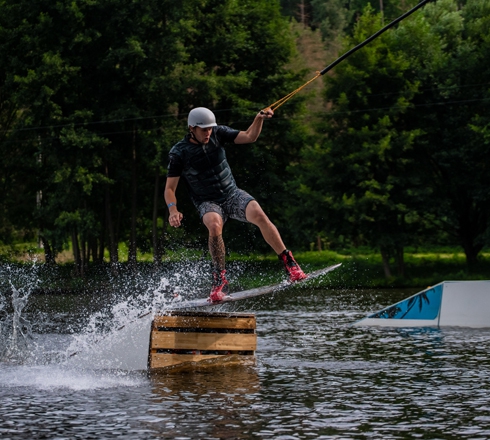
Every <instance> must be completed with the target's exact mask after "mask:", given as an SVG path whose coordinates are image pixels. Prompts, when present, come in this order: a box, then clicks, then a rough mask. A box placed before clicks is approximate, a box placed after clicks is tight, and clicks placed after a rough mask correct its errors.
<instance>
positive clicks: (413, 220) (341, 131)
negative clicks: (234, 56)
mask: <svg viewBox="0 0 490 440" xmlns="http://www.w3.org/2000/svg"><path fill="white" fill-rule="evenodd" d="M485 13H486V14H487V15H488V7H487V6H484V4H483V3H482V2H480V1H478V0H475V1H473V2H472V1H468V2H467V5H466V6H465V7H464V8H462V9H459V8H458V6H457V4H456V3H455V2H454V1H452V0H441V1H439V2H437V3H433V4H429V5H427V6H426V7H425V8H424V9H423V10H422V11H420V13H418V14H415V15H414V16H412V17H411V18H410V19H407V20H406V21H405V22H402V24H401V25H400V26H399V27H398V28H397V29H393V30H392V31H389V32H387V33H385V34H383V35H382V36H381V37H379V38H377V39H376V40H374V41H372V42H371V43H370V44H369V45H367V46H365V47H364V48H363V49H362V50H360V51H358V52H356V53H354V54H353V55H351V56H350V57H349V58H348V59H346V60H345V61H344V62H343V63H341V64H340V65H338V66H337V67H336V69H335V72H334V74H333V75H331V76H329V77H327V79H326V85H327V89H326V99H327V100H328V102H329V103H330V105H331V107H332V111H331V112H330V113H329V114H328V117H327V118H325V121H324V124H322V125H321V126H320V127H319V130H321V131H322V132H324V133H325V136H324V139H322V140H321V141H319V142H318V144H317V145H314V146H311V147H306V148H304V149H303V150H302V153H301V155H302V161H301V162H300V163H299V164H297V165H296V166H293V167H291V170H292V171H293V172H294V173H295V174H296V176H297V178H296V180H295V181H294V182H292V184H291V188H292V189H293V190H294V191H295V192H296V194H297V195H298V198H301V200H302V201H303V204H302V206H301V208H299V209H298V208H296V209H295V208H291V209H290V215H291V218H292V219H294V220H293V221H299V219H305V218H306V220H304V223H303V224H304V225H305V228H304V230H303V231H302V235H301V238H302V239H303V243H305V244H306V242H312V241H314V239H315V237H316V236H318V235H319V234H323V235H324V236H326V237H327V242H329V243H330V246H336V245H337V246H339V245H340V246H345V244H346V242H347V243H352V244H354V245H362V244H368V245H369V246H371V247H373V248H378V249H380V250H381V253H382V255H383V257H384V262H385V265H386V268H387V265H388V262H389V260H390V259H391V258H392V257H395V259H396V260H397V264H398V267H399V270H400V271H401V273H402V272H403V270H404V267H403V263H404V262H403V259H402V256H403V248H404V247H406V246H407V245H410V244H412V245H413V244H416V243H417V240H427V239H429V240H431V241H432V242H437V241H438V240H444V241H446V242H450V243H456V242H457V243H459V244H460V245H461V246H462V247H463V249H464V251H465V253H466V256H467V261H468V264H470V265H472V264H475V263H476V258H477V255H478V253H479V252H480V251H481V249H482V248H483V246H485V245H486V244H488V236H489V226H490V223H489V219H490V211H489V206H490V205H489V203H488V197H489V196H488V195H489V194H490V188H489V186H488V185H489V180H488V170H487V166H486V163H487V162H488V161H486V160H485V159H484V157H485V155H488V137H486V128H487V127H488V121H487V119H486V116H483V115H486V114H487V113H488V111H487V110H488V109H487V107H488V105H487V97H486V88H485V87H484V85H485V84H487V83H488V72H489V70H488V68H487V67H486V66H488V50H489V46H488V36H487V35H486V33H485V31H483V25H482V24H481V23H485V22H486V21H485V20H484V19H483V18H482V17H483V16H484V15H485ZM465 14H468V16H471V17H475V16H476V15H478V14H481V15H480V18H479V19H478V20H476V24H475V20H469V19H466V20H465V19H464V17H465ZM468 18H469V17H468ZM380 27H381V22H380V17H379V15H377V14H375V13H374V12H373V10H372V8H370V7H367V8H366V9H365V11H364V13H363V15H362V17H361V18H360V20H359V21H358V22H357V23H356V25H355V27H354V32H353V34H352V36H351V37H346V38H345V39H344V43H343V45H344V46H343V47H344V49H343V50H344V51H346V50H348V49H349V48H352V47H354V46H355V45H357V44H359V43H360V42H362V41H364V40H365V39H366V38H367V37H369V36H370V35H372V34H374V33H375V32H376V31H377V30H378V29H379V28H380ZM387 270H388V271H387V272H386V274H387V276H391V275H390V273H389V269H388V268H387Z"/></svg>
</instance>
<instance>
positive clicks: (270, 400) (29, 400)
mask: <svg viewBox="0 0 490 440" xmlns="http://www.w3.org/2000/svg"><path fill="white" fill-rule="evenodd" d="M412 293H415V292H414V291H367V290H357V291H353V290H352V291H341V290H333V291H332V290H327V289H314V290H306V289H297V290H290V291H285V292H280V293H278V294H276V295H275V296H274V297H266V298H255V299H251V300H247V301H244V302H240V303H234V304H229V305H226V306H223V307H221V309H220V308H217V310H233V311H238V312H254V313H255V314H256V317H257V326H258V329H257V333H258V347H257V352H256V362H255V365H248V366H235V367H230V368H225V367H219V366H216V367H213V368H206V369H194V370H192V371H187V372H179V373H169V374H152V375H147V374H145V373H144V372H139V371H117V370H93V369H91V368H88V367H87V366H85V367H83V368H81V367H79V366H77V363H76V362H74V361H73V359H76V356H73V357H72V358H71V360H70V359H69V354H70V353H72V350H73V346H74V345H73V344H74V341H76V342H77V341H78V342H77V343H76V344H75V345H77V344H78V345H77V346H78V347H80V341H82V340H83V341H85V343H86V344H88V345H90V344H92V345H97V342H95V338H93V337H92V336H93V335H92V334H91V331H90V330H89V328H90V326H93V325H94V322H96V321H103V320H104V317H105V319H106V320H114V321H111V322H110V323H109V324H111V325H112V324H113V322H116V323H117V324H119V323H120V320H121V316H126V317H129V318H134V313H135V312H136V311H135V310H132V309H131V308H132V307H133V306H132V305H131V304H134V302H130V301H129V302H128V301H126V302H124V301H123V302H120V303H118V307H116V308H114V307H106V308H105V309H104V307H101V304H103V303H104V300H103V299H102V298H100V297H97V298H93V297H91V298H89V297H85V296H84V297H76V296H73V295H71V296H70V295H64V296H61V295H53V296H49V295H48V296H43V295H38V296H31V297H30V298H29V304H30V306H28V307H26V308H25V310H24V312H23V316H24V318H29V321H30V322H31V323H32V339H31V340H29V341H27V342H26V344H27V346H28V351H27V353H26V352H25V350H26V348H25V347H24V348H22V350H24V358H23V360H22V362H20V361H19V359H12V358H8V357H7V358H5V357H4V358H3V360H2V361H1V362H0V398H1V406H0V438H2V439H37V438H43V439H74V438H83V439H110V438H128V439H160V438H162V439H174V438H175V439H317V438H325V439H366V438H375V439H414V438H423V439H463V438H467V439H487V438H490V393H489V391H490V361H489V356H488V353H489V351H490V338H489V336H490V330H486V329H479V330H475V329H463V328H444V329H389V328H388V329H387V328H382V329H381V328H357V327H356V328H353V327H350V324H351V323H352V322H354V321H356V320H358V319H360V318H362V317H364V316H365V315H366V314H368V313H369V312H372V311H375V310H378V309H380V308H382V307H385V306H387V305H389V304H392V303H394V302H396V301H399V300H401V299H403V298H405V297H407V296H409V295H410V294H412ZM4 300H5V298H4ZM94 304H95V305H94ZM124 308H126V309H128V310H125V311H124V313H122V314H121V313H120V314H119V318H117V319H116V318H115V317H114V315H117V313H119V312H117V310H120V309H124ZM103 310H106V312H102V311H103ZM97 314H98V315H97ZM94 315H97V319H95V318H94ZM9 316H13V315H12V314H10V315H9ZM109 316H110V318H109ZM129 318H128V319H129ZM33 321H34V322H33ZM20 324H21V327H22V323H20ZM106 324H107V323H106ZM104 331H108V330H107V329H105V330H104ZM109 331H110V330H109ZM113 332H114V330H113ZM95 333H96V332H95Z"/></svg>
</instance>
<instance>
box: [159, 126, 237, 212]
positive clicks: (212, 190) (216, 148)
mask: <svg viewBox="0 0 490 440" xmlns="http://www.w3.org/2000/svg"><path fill="white" fill-rule="evenodd" d="M239 132H240V131H239V130H235V129H232V128H230V127H227V126H225V125H218V126H216V127H213V131H212V132H211V136H210V139H209V142H208V143H207V144H205V145H204V144H195V143H193V142H191V141H190V135H187V136H186V137H184V139H182V140H181V141H180V142H178V143H177V144H175V145H174V146H173V147H172V149H171V150H170V153H169V164H168V172H167V176H168V177H184V179H185V182H186V185H187V187H188V189H189V192H190V195H191V198H192V200H193V202H194V203H195V204H196V205H198V204H199V203H202V202H204V201H214V202H218V203H219V202H222V201H224V199H225V198H226V196H227V195H228V194H230V192H231V191H232V190H234V189H236V183H235V180H234V178H233V175H232V173H231V169H230V166H229V165H228V162H227V160H226V154H225V149H224V145H225V144H227V143H232V142H234V141H235V139H236V137H237V136H238V133H239Z"/></svg>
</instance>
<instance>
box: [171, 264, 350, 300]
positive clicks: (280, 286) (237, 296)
mask: <svg viewBox="0 0 490 440" xmlns="http://www.w3.org/2000/svg"><path fill="white" fill-rule="evenodd" d="M341 265H342V263H338V264H334V265H332V266H328V267H324V268H323V269H318V270H315V271H314V272H310V273H309V274H307V275H308V276H307V278H305V279H304V280H300V281H296V282H295V283H290V282H288V281H284V282H282V283H277V284H272V285H270V286H262V287H256V288H254V289H249V290H243V291H241V292H234V293H231V294H230V295H228V296H226V297H225V298H224V299H222V300H221V301H214V302H210V301H208V299H207V298H198V299H193V300H188V301H186V300H180V301H179V300H176V301H173V302H172V303H171V304H169V305H167V306H166V307H165V308H166V310H183V309H191V308H197V307H210V306H217V305H220V304H225V303H228V302H234V301H241V300H242V299H247V298H253V297H255V296H261V295H266V294H268V293H274V292H278V291H281V290H284V289H287V288H288V287H291V286H296V285H298V284H303V283H307V282H308V281H311V280H313V279H315V278H318V277H319V276H322V275H325V274H327V273H328V272H331V271H332V270H335V269H337V268H338V267H340V266H341Z"/></svg>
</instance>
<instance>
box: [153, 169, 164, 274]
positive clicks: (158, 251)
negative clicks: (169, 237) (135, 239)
mask: <svg viewBox="0 0 490 440" xmlns="http://www.w3.org/2000/svg"><path fill="white" fill-rule="evenodd" d="M159 201H160V175H159V174H158V171H157V172H156V173H155V186H154V191H153V219H152V220H153V223H152V224H153V229H152V242H153V262H154V263H155V265H157V266H159V265H160V264H161V263H162V246H161V245H162V243H161V241H160V237H159V233H158V205H159Z"/></svg>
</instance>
